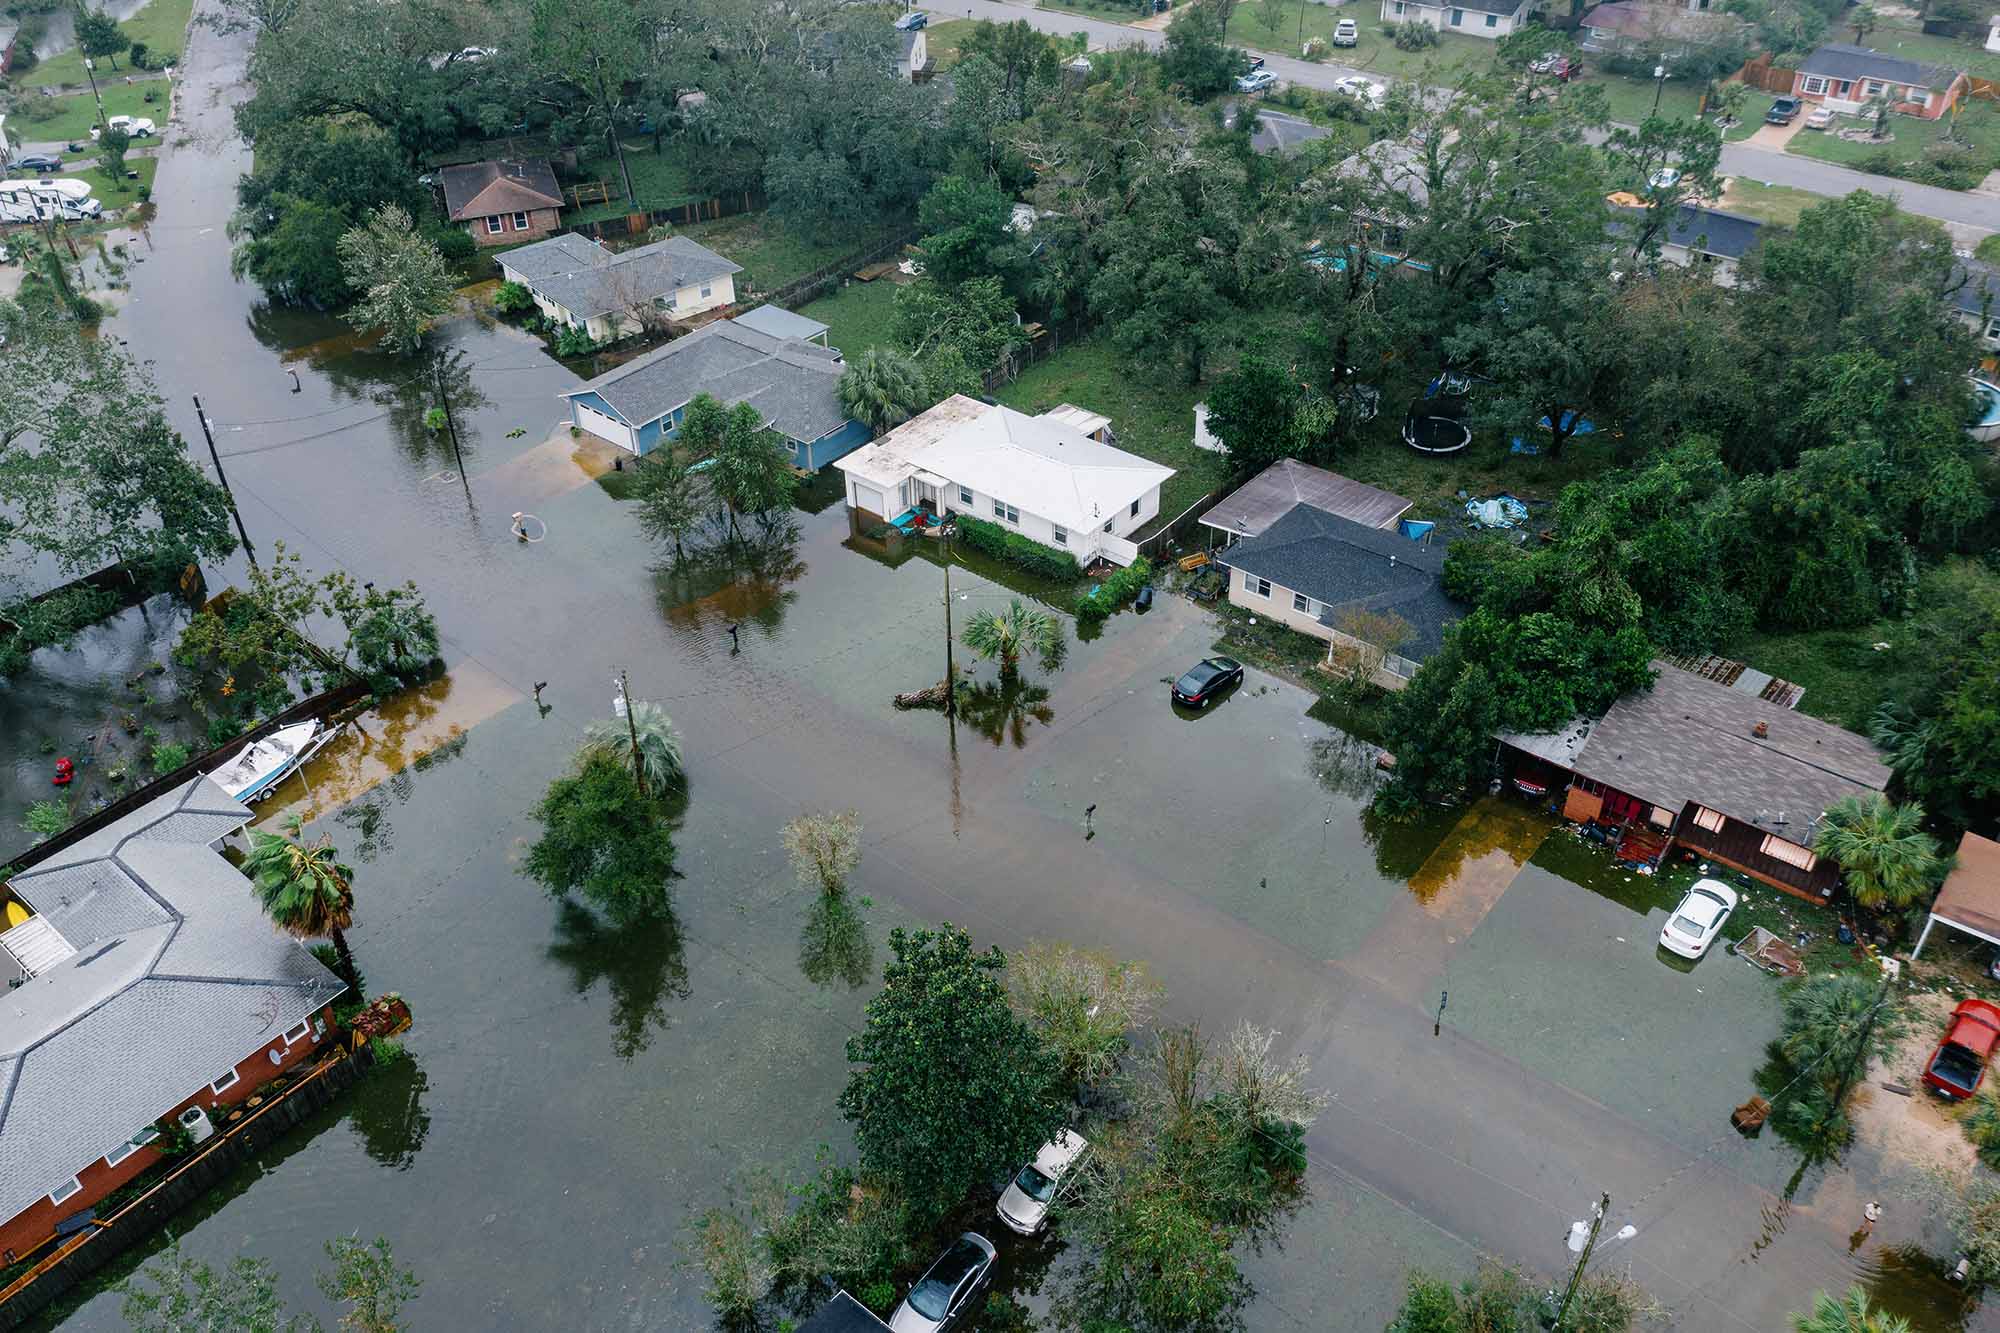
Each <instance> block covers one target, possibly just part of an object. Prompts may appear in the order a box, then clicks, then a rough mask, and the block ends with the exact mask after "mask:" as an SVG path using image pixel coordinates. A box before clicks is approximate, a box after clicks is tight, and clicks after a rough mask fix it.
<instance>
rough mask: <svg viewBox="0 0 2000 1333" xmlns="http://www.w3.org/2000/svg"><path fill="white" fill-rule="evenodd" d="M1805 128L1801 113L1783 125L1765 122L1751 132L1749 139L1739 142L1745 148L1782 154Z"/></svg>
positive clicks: (1803, 116) (1803, 115) (1803, 117)
mask: <svg viewBox="0 0 2000 1333" xmlns="http://www.w3.org/2000/svg"><path fill="white" fill-rule="evenodd" d="M1805 127H1806V118H1805V114H1804V113H1803V112H1801V113H1800V114H1798V115H1796V116H1793V117H1792V118H1791V119H1790V120H1789V121H1787V122H1785V123H1784V124H1783V125H1773V124H1771V123H1770V122H1769V121H1765V122H1764V123H1763V124H1762V125H1759V126H1758V127H1757V128H1756V129H1755V130H1754V131H1752V132H1751V135H1750V137H1749V138H1747V139H1744V140H1742V141H1741V142H1742V144H1743V146H1744V147H1746V148H1761V149H1763V150H1764V151H1765V152H1769V153H1782V152H1784V151H1785V145H1786V144H1788V143H1790V142H1791V141H1792V140H1794V139H1796V138H1798V136H1799V132H1800V131H1802V130H1804V129H1805Z"/></svg>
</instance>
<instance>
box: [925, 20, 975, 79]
mask: <svg viewBox="0 0 2000 1333" xmlns="http://www.w3.org/2000/svg"><path fill="white" fill-rule="evenodd" d="M978 26H979V25H978V24H977V23H975V22H973V21H972V20H971V19H949V20H947V21H945V22H943V23H932V24H928V25H926V26H925V28H924V44H925V46H927V47H928V48H929V49H930V53H931V59H932V60H933V61H934V62H936V64H937V67H938V69H939V70H947V69H950V68H951V67H952V66H953V65H956V64H957V63H958V44H959V43H960V42H962V41H964V40H965V39H966V37H967V36H968V35H969V34H970V33H971V32H972V30H973V29H974V28H976V27H978Z"/></svg>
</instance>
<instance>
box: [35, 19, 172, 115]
mask: <svg viewBox="0 0 2000 1333" xmlns="http://www.w3.org/2000/svg"><path fill="white" fill-rule="evenodd" d="M193 12H194V0H148V3H147V5H146V7H145V8H144V9H142V10H140V11H139V12H138V13H136V14H134V15H133V16H132V17H131V18H129V19H126V20H125V21H124V22H123V23H121V24H119V25H118V27H119V29H120V30H121V31H123V32H124V34H125V35H126V36H127V37H130V38H131V39H132V40H133V41H135V42H144V43H145V44H146V63H147V64H148V65H150V66H151V67H152V68H154V69H158V68H159V67H160V66H161V65H164V64H166V63H168V62H169V61H170V60H178V59H179V58H180V53H181V46H182V43H183V42H184V40H185V39H186V37H187V25H188V16H189V15H190V14H192V13H193ZM127 63H128V62H127V61H126V60H125V58H124V57H123V56H120V57H119V59H118V68H117V70H115V71H114V70H113V69H112V68H111V66H110V63H109V62H108V61H103V60H100V61H98V62H97V78H98V82H99V83H100V85H101V84H102V83H103V82H104V81H105V79H106V77H107V76H109V78H110V79H112V80H114V81H122V80H123V79H124V77H125V71H126V68H127ZM19 82H20V84H21V86H23V87H26V88H41V87H47V86H49V85H51V84H62V83H82V82H84V73H83V55H82V53H81V52H79V51H77V50H76V49H75V48H74V47H72V48H71V49H70V50H67V51H64V52H61V53H60V54H57V55H52V56H50V57H49V58H48V59H47V60H44V61H42V62H41V63H40V64H38V65H36V66H35V67H34V68H33V69H31V70H29V71H28V72H27V73H26V74H25V75H23V76H22V77H21V78H20V80H19ZM154 119H155V120H158V119H160V117H158V116H155V117H154Z"/></svg>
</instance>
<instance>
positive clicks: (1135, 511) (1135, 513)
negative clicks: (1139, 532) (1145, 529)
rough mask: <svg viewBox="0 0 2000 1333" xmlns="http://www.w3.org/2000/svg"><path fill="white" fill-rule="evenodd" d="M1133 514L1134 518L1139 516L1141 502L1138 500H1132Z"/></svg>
mask: <svg viewBox="0 0 2000 1333" xmlns="http://www.w3.org/2000/svg"><path fill="white" fill-rule="evenodd" d="M1131 514H1132V517H1133V518H1137V517H1139V502H1138V501H1137V500H1134V501H1133V502H1132V509H1131Z"/></svg>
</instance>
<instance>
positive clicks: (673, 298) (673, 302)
mask: <svg viewBox="0 0 2000 1333" xmlns="http://www.w3.org/2000/svg"><path fill="white" fill-rule="evenodd" d="M680 303H681V294H680V293H679V292H668V293H667V296H666V304H667V309H669V310H672V309H673V308H674V307H675V306H677V305H679V304H680Z"/></svg>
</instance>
